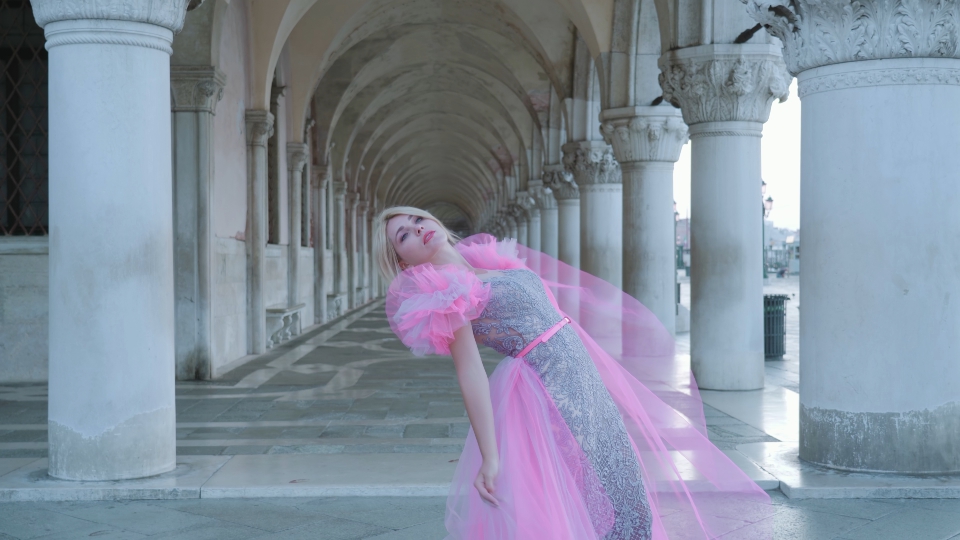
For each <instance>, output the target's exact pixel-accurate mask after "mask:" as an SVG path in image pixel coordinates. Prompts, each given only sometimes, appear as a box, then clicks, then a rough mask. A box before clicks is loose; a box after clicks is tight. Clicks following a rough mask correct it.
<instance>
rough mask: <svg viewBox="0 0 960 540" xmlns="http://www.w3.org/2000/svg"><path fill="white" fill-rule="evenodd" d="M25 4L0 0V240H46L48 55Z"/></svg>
mask: <svg viewBox="0 0 960 540" xmlns="http://www.w3.org/2000/svg"><path fill="white" fill-rule="evenodd" d="M43 44H44V37H43V29H42V28H40V27H39V26H37V23H36V22H35V21H34V19H33V10H32V9H31V7H30V3H29V2H27V1H26V0H0V66H2V71H3V73H2V75H0V236H43V235H45V234H47V225H48V219H47V216H48V210H47V202H48V194H49V182H48V174H47V51H46V49H44V48H43Z"/></svg>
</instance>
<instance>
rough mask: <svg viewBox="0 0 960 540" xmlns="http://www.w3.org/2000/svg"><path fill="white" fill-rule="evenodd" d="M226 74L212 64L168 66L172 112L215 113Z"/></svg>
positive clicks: (221, 94) (221, 96)
mask: <svg viewBox="0 0 960 540" xmlns="http://www.w3.org/2000/svg"><path fill="white" fill-rule="evenodd" d="M225 84H226V76H225V75H224V74H223V73H222V72H220V70H218V69H216V68H215V67H212V66H170V89H171V94H172V98H171V101H172V103H171V105H172V109H173V112H208V113H210V114H216V109H217V103H218V102H219V101H220V100H221V99H223V87H224V85H225Z"/></svg>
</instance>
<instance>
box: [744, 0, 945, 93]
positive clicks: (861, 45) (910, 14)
mask: <svg viewBox="0 0 960 540" xmlns="http://www.w3.org/2000/svg"><path fill="white" fill-rule="evenodd" d="M741 2H743V3H744V4H746V5H747V12H748V13H749V14H750V16H751V17H753V18H754V19H755V20H756V21H757V22H760V23H762V24H766V25H769V29H768V31H769V32H770V33H771V34H773V35H774V36H776V37H778V38H780V41H782V42H783V55H784V60H785V61H786V63H787V67H788V68H789V69H790V72H791V73H793V74H794V75H796V74H798V73H800V72H802V71H805V70H808V69H811V68H815V67H819V66H825V65H828V64H838V63H841V62H854V61H858V60H880V59H884V58H958V57H960V5H958V3H957V2H955V1H953V0H834V1H823V0H772V1H771V0H741Z"/></svg>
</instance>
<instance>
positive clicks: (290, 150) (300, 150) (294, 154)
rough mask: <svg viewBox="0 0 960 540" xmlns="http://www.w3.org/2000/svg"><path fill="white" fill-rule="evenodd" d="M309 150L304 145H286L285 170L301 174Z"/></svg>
mask: <svg viewBox="0 0 960 540" xmlns="http://www.w3.org/2000/svg"><path fill="white" fill-rule="evenodd" d="M308 152H309V149H308V148H307V145H306V144H304V143H287V168H288V169H290V170H291V171H298V172H303V167H304V166H305V165H306V164H307V156H308V155H309V154H308Z"/></svg>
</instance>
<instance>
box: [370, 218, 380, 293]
mask: <svg viewBox="0 0 960 540" xmlns="http://www.w3.org/2000/svg"><path fill="white" fill-rule="evenodd" d="M377 213H378V210H377V209H376V208H375V207H374V206H373V205H371V206H370V211H369V212H368V213H367V260H368V261H370V263H369V265H368V267H369V268H370V274H369V279H370V299H371V300H372V299H374V298H377V297H379V296H380V270H378V269H377V260H376V256H375V255H374V253H373V234H374V232H375V231H374V230H373V220H374V219H376V217H377Z"/></svg>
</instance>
